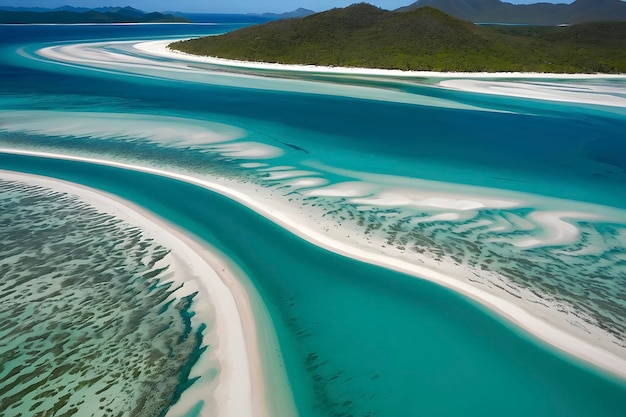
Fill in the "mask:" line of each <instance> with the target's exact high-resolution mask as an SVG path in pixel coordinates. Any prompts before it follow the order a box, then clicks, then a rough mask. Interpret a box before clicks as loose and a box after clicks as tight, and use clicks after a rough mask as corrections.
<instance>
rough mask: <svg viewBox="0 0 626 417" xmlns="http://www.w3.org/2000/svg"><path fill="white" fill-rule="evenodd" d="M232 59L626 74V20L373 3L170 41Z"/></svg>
mask: <svg viewBox="0 0 626 417" xmlns="http://www.w3.org/2000/svg"><path fill="white" fill-rule="evenodd" d="M170 47H172V48H174V49H178V50H181V51H184V52H187V53H191V54H197V55H208V56H217V57H223V58H229V59H238V60H248V61H264V62H278V63H284V64H312V65H324V66H345V67H367V68H388V69H402V70H434V71H489V72H494V71H528V72H577V73H579V72H585V73H595V72H603V73H609V72H610V73H616V72H626V23H601V24H582V25H576V26H571V27H528V26H521V27H518V26H513V27H483V26H477V25H475V24H472V23H470V22H465V21H462V20H459V19H456V18H454V17H451V16H449V15H447V14H445V13H443V12H442V11H440V10H437V9H434V8H431V7H421V8H417V9H414V10H410V11H407V12H390V11H386V10H382V9H379V8H376V7H374V6H371V5H368V4H363V3H362V4H356V5H353V6H350V7H347V8H345V9H333V10H330V11H327V12H323V13H318V14H314V15H311V16H308V17H304V18H300V19H287V20H277V21H273V22H270V23H266V24H263V25H256V26H250V27H247V28H244V29H240V30H237V31H234V32H230V33H227V34H225V35H221V36H211V37H206V38H200V39H193V40H188V41H183V42H177V43H173V44H172V45H170Z"/></svg>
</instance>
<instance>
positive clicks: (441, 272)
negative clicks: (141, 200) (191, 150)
mask: <svg viewBox="0 0 626 417" xmlns="http://www.w3.org/2000/svg"><path fill="white" fill-rule="evenodd" d="M0 152H3V153H11V154H19V155H31V156H39V157H45V158H56V159H65V160H75V161H83V162H88V163H93V164H100V165H107V166H113V167H119V168H124V169H130V170H135V171H140V172H146V173H151V174H156V175H160V176H165V177H169V178H174V179H177V180H180V181H184V182H188V183H191V184H195V185H198V186H201V187H204V188H207V189H209V190H212V191H215V192H218V193H220V194H222V195H225V196H227V197H229V198H232V199H233V200H235V201H238V202H240V203H242V204H244V205H246V206H247V207H249V208H251V209H252V210H254V211H256V212H257V213H259V214H261V215H262V216H264V217H266V218H268V219H270V220H272V221H273V222H275V223H277V224H279V225H280V226H282V227H284V228H285V229H288V230H289V231H291V232H292V233H294V234H295V235H297V236H300V237H302V238H304V239H306V240H307V241H309V242H311V243H313V244H315V245H318V246H320V247H323V248H325V249H328V250H331V251H333V252H336V253H339V254H342V255H345V256H348V257H351V258H354V259H358V260H361V261H363V262H367V263H370V264H376V265H381V266H384V267H387V268H390V269H394V270H396V271H400V272H403V273H407V274H410V275H413V276H416V277H419V278H422V279H427V280H429V281H432V282H435V283H438V284H440V285H443V286H445V287H447V288H450V289H452V290H455V291H457V292H460V293H462V294H465V295H466V296H468V297H470V298H472V299H474V300H476V301H478V302H480V303H481V304H483V305H485V306H487V307H489V308H490V309H492V310H494V311H496V312H498V313H499V314H500V315H502V316H504V317H507V318H508V319H509V320H510V321H512V322H514V323H516V324H517V325H519V326H520V327H522V328H524V329H526V330H527V331H528V332H529V333H530V334H532V335H534V336H536V337H538V338H540V339H541V340H543V341H545V342H547V343H549V344H551V345H552V346H554V347H556V348H558V349H560V350H562V351H563V352H566V353H568V354H570V355H573V356H575V357H578V358H579V359H582V360H584V361H586V362H588V363H591V364H594V365H595V366H597V367H600V368H603V369H604V370H606V371H608V372H610V373H613V374H615V375H617V376H620V377H621V378H626V352H625V351H624V349H622V348H617V347H616V346H615V345H613V344H612V343H610V342H608V341H606V340H603V339H602V338H601V337H599V336H597V335H595V334H593V333H592V334H588V333H586V332H585V331H584V330H583V331H578V332H577V329H575V328H572V326H569V325H568V324H566V323H563V321H562V320H561V319H562V317H561V316H559V314H560V313H558V312H555V311H552V310H538V309H536V308H535V307H534V306H532V305H529V304H528V303H524V302H522V301H520V300H519V299H518V298H515V297H509V298H506V297H504V296H500V295H496V294H494V293H492V292H489V291H487V289H485V288H482V287H481V288H479V287H477V286H474V285H471V283H470V282H467V281H464V280H463V278H462V277H461V278H459V276H457V274H458V271H457V272H455V270H453V269H450V268H448V269H446V268H441V269H435V268H432V267H428V266H425V265H420V264H416V263H414V262H411V261H410V260H407V259H404V258H402V257H397V256H391V255H389V254H387V253H385V252H383V251H381V250H380V248H376V247H371V246H369V247H368V246H364V245H359V244H358V243H355V241H353V240H350V239H347V238H345V236H344V237H343V238H342V237H341V235H339V234H329V233H326V232H325V231H324V230H322V229H321V228H320V227H316V225H315V224H312V223H310V222H306V221H304V220H303V216H302V214H301V212H299V210H298V209H296V208H290V207H288V206H281V205H280V204H279V203H276V201H275V200H273V199H267V200H262V199H260V198H255V195H254V194H253V193H250V192H243V191H241V190H239V189H236V188H234V187H233V186H232V185H230V186H229V184H228V183H219V182H217V180H210V181H209V180H206V179H200V178H195V177H193V176H190V175H186V174H181V173H175V172H168V171H164V170H162V169H157V168H152V167H143V166H137V165H131V164H126V163H120V162H114V161H106V160H102V159H95V158H85V157H76V156H69V155H62V154H53V153H43V152H37V151H25V150H16V149H3V148H0ZM317 226H319V225H317ZM578 330H579V329H578Z"/></svg>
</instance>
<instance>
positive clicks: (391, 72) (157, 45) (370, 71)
mask: <svg viewBox="0 0 626 417" xmlns="http://www.w3.org/2000/svg"><path fill="white" fill-rule="evenodd" d="M188 39H191V38H184V39H178V40H169V41H148V42H140V43H137V44H136V45H134V46H135V48H136V49H139V50H141V51H144V52H150V53H153V54H157V55H159V56H163V57H169V58H172V57H176V58H178V59H184V60H186V61H195V62H203V63H207V64H216V65H226V66H231V67H240V68H251V69H263V70H277V71H298V72H317V73H320V72H322V73H330V74H353V75H383V76H390V77H426V78H446V79H448V78H468V77H469V78H524V79H528V78H541V79H599V78H600V79H624V80H626V74H583V73H581V74H568V73H563V74H561V73H538V72H440V71H404V70H397V69H378V68H360V67H332V66H319V65H306V64H279V63H270V62H255V61H240V60H234V59H226V58H218V57H211V56H206V55H194V54H189V53H187V52H182V51H178V50H176V49H172V48H170V47H169V45H170V44H171V43H174V42H178V41H183V40H188Z"/></svg>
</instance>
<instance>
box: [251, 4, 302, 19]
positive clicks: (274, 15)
mask: <svg viewBox="0 0 626 417" xmlns="http://www.w3.org/2000/svg"><path fill="white" fill-rule="evenodd" d="M312 14H315V12H314V11H313V10H309V9H304V8H302V7H300V8H298V9H296V10H294V11H293V12H286V13H263V14H262V15H261V16H263V17H269V18H271V19H293V18H295V17H306V16H310V15H312Z"/></svg>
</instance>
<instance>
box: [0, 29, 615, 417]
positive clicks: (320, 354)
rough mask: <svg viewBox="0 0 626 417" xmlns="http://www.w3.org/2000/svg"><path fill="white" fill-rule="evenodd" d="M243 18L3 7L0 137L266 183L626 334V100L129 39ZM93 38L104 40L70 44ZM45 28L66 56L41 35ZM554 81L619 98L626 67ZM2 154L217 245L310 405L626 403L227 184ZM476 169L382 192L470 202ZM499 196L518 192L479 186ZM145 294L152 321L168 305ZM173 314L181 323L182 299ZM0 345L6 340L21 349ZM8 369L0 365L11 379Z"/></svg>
mask: <svg viewBox="0 0 626 417" xmlns="http://www.w3.org/2000/svg"><path fill="white" fill-rule="evenodd" d="M240 26H241V25H237V24H229V23H224V24H221V25H214V26H201V25H141V26H99V25H94V26H84V27H71V28H70V27H67V26H31V27H9V26H2V25H0V35H2V36H0V39H1V40H0V42H3V43H2V44H0V47H1V49H0V56H1V58H2V62H1V64H0V147H6V148H14V149H23V150H36V151H46V152H56V153H65V154H71V155H78V156H83V157H85V156H87V157H97V158H101V159H107V160H113V161H123V162H129V163H133V164H138V165H143V166H153V167H158V168H162V169H166V170H170V171H176V172H183V173H187V174H190V175H194V176H197V177H200V178H202V177H203V176H208V177H223V178H228V179H230V180H232V181H235V182H241V183H245V184H253V185H254V186H256V187H258V188H259V189H261V191H264V192H265V191H267V192H271V193H273V196H274V198H275V199H276V201H277V204H279V203H280V204H283V203H284V204H301V206H302V208H303V212H305V213H306V212H307V210H309V209H313V208H314V209H315V210H317V211H312V213H315V212H319V213H322V218H323V220H324V221H328V222H330V224H335V225H340V226H341V227H346V228H347V229H346V230H349V232H348V233H350V234H352V235H355V234H357V232H358V233H360V234H362V235H363V236H365V237H366V238H368V239H369V238H370V237H371V238H372V239H380V241H381V242H383V244H384V245H385V246H389V247H392V248H396V249H397V250H398V251H401V252H402V253H405V252H406V253H411V254H413V255H415V254H420V255H424V257H425V258H428V257H430V258H433V259H435V260H436V261H437V262H439V261H440V260H441V259H443V258H445V259H446V262H450V263H452V264H455V265H456V266H459V267H463V268H469V270H470V271H474V272H476V273H480V272H482V271H487V272H489V273H493V274H499V275H498V276H502V277H504V278H503V279H504V280H505V282H510V283H511V285H514V286H515V288H516V289H518V288H521V289H523V290H525V291H528V292H530V293H532V294H535V295H536V296H537V297H539V299H540V300H541V301H543V300H544V299H545V300H549V302H550V303H552V302H554V304H555V305H558V306H559V308H561V307H563V306H566V308H568V309H571V311H572V313H573V314H572V316H575V317H576V318H580V320H581V321H579V322H576V324H575V325H582V326H586V325H591V324H593V325H594V326H597V328H599V329H600V330H601V331H602V332H605V333H606V334H607V335H609V336H610V337H613V338H614V339H615V340H616V341H617V343H622V344H624V343H626V341H625V336H624V335H625V334H626V293H625V291H626V263H625V262H626V215H625V214H624V213H626V212H624V209H626V191H625V190H626V171H625V169H626V159H625V158H626V141H625V140H624V133H623V132H625V131H626V111H625V110H624V109H625V107H623V106H622V107H620V106H600V105H592V104H578V103H564V102H548V101H543V100H536V99H521V98H509V97H500V96H488V95H482V94H475V93H466V92H460V91H453V90H448V89H443V88H436V87H433V84H436V82H437V80H436V79H419V78H417V79H415V78H406V79H405V78H386V77H347V76H339V75H329V74H320V73H317V74H315V73H302V74H300V75H298V76H294V75H293V74H289V73H280V72H277V73H276V72H268V71H262V70H255V71H248V72H243V71H242V70H241V69H237V68H224V67H217V66H214V65H210V64H198V63H194V64H185V65H181V64H179V63H176V62H175V60H172V59H170V58H165V57H161V58H155V57H148V56H146V54H145V53H143V52H140V51H138V50H136V49H133V47H132V46H129V45H132V44H130V43H123V44H120V43H119V42H117V41H128V40H133V39H134V40H137V39H167V38H175V37H187V36H194V35H201V34H215V33H219V32H223V31H227V30H232V29H234V28H236V27H240ZM81 42H98V43H99V44H98V46H94V45H87V46H84V45H83V46H80V47H78V49H72V48H74V44H76V43H81ZM44 47H53V49H52V51H53V52H54V53H55V54H57V55H54V56H46V55H43V54H42V52H41V49H42V48H44ZM65 47H69V48H70V49H63V48H65ZM102 54H103V55H102ZM541 82H543V81H542V80H535V81H534V83H539V84H540V83H541ZM560 82H561V83H562V84H563V85H566V87H562V88H564V89H582V90H585V91H586V92H587V94H590V95H597V94H601V93H606V89H607V88H608V89H609V90H610V91H611V94H612V96H613V97H614V98H616V97H617V98H624V97H626V93H624V91H625V88H626V86H625V84H626V83H625V82H624V80H609V81H607V80H604V81H603V82H597V81H593V80H583V81H580V80H577V81H569V80H560ZM607 86H608V87H607ZM0 169H7V170H13V171H18V172H29V173H35V174H39V175H44V176H51V177H55V178H62V179H65V180H68V181H72V182H76V183H80V184H85V185H87V186H91V187H94V188H98V189H103V190H106V191H108V192H111V193H113V194H116V195H119V196H121V197H123V198H126V199H128V200H130V201H133V202H135V203H137V204H139V205H141V206H144V207H146V208H147V209H149V210H151V211H153V212H154V213H156V214H157V215H159V216H162V217H163V218H165V219H167V220H169V221H170V222H172V223H175V224H177V225H178V226H180V227H181V228H183V229H185V230H186V231H188V232H189V233H191V234H193V235H195V236H197V237H199V238H200V239H202V240H204V241H206V242H207V243H209V244H211V245H213V246H215V247H217V248H218V249H219V250H221V251H222V252H223V253H224V254H226V256H227V257H229V258H230V260H232V262H234V263H236V264H237V265H238V266H239V267H240V268H241V269H242V270H243V271H244V272H245V273H246V274H247V275H248V277H249V278H250V281H251V282H252V285H254V287H255V288H256V289H257V291H258V292H259V294H260V295H261V297H262V299H263V301H264V302H265V303H266V306H267V309H268V310H269V312H270V315H271V319H272V321H273V324H274V326H275V328H276V332H277V334H278V339H279V342H280V350H281V353H282V355H283V357H284V359H285V364H286V370H287V374H288V378H289V383H290V385H291V388H292V389H293V393H294V397H295V401H296V406H297V408H298V411H299V413H300V415H301V416H302V417H309V416H316V417H317V416H319V417H322V416H377V417H385V416H389V417H392V416H393V417H396V416H442V417H443V416H446V417H448V416H464V417H465V416H481V417H482V416H494V417H495V416H529V415H531V416H555V417H556V416H568V417H569V416H581V417H582V416H585V417H587V416H621V415H622V414H623V410H624V409H625V406H626V400H625V399H626V384H625V383H624V381H618V380H617V379H615V378H613V377H609V376H607V375H606V374H605V373H603V372H600V371H598V370H596V369H592V368H591V367H589V366H587V365H583V364H581V363H580V362H578V361H576V360H574V359H572V358H569V357H566V356H565V355H563V354H561V353H557V352H555V351H554V349H552V348H549V347H546V346H544V345H543V344H542V343H540V342H537V341H536V339H534V338H533V337H532V336H530V335H528V334H527V333H525V332H523V331H521V330H519V329H518V328H516V327H513V326H511V325H510V324H509V323H508V322H506V321H505V320H503V319H502V318H500V317H498V316H496V315H494V314H493V313H491V312H490V311H488V310H487V309H486V308H485V307H483V306H480V305H478V304H477V303H475V302H473V301H468V300H467V299H466V298H464V297H462V296H459V295H457V294H455V293H453V292H451V291H449V290H447V289H444V288H441V287H439V286H437V285H435V284H432V283H429V282H427V281H423V280H420V279H417V278H415V277H409V276H405V275H402V274H399V273H395V272H391V271H389V270H386V269H383V268H379V267H375V266H372V265H368V264H365V263H362V262H358V261H355V260H350V259H347V258H344V257H341V256H339V255H336V254H333V253H331V252H328V251H325V250H322V249H320V248H318V247H316V246H313V245H311V244H310V243H306V242H304V241H303V240H301V239H300V238H297V237H295V236H293V235H292V234H290V233H288V232H286V231H285V230H284V229H282V228H281V227H279V226H277V225H275V224H274V223H272V222H270V221H269V220H267V219H265V218H263V217H261V216H259V215H258V214H255V213H253V212H252V211H250V210H249V209H247V208H244V207H242V206H241V205H239V204H237V203H234V202H233V201H230V200H228V199H226V198H225V197H222V196H219V195H216V194H213V193H211V192H208V191H206V190H203V189H200V188H197V187H194V186H191V185H189V184H185V183H182V182H177V181H174V180H170V179H166V178H162V177H156V176H151V175H147V174H141V173H137V172H132V171H126V170H121V169H114V168H106V167H103V166H98V165H92V164H86V163H77V162H68V161H59V160H50V159H46V158H34V157H23V156H10V155H7V154H0ZM421 180H433V181H437V183H432V184H435V185H432V184H431V183H428V184H430V185H428V186H425V185H424V184H423V183H421V182H419V181H421ZM345 184H357V192H356V194H358V195H349V194H350V192H346V193H345V194H341V193H338V194H337V193H335V195H333V193H332V192H329V191H328V190H327V189H326V188H325V187H330V188H331V191H332V190H336V189H341V187H342V186H345ZM467 186H478V187H482V188H480V189H476V190H479V191H480V193H483V194H484V195H482V194H481V195H480V198H478V200H477V202H473V203H472V204H473V205H472V206H471V207H472V208H471V209H456V208H449V207H440V206H437V207H434V206H432V205H431V206H429V205H422V206H420V205H419V204H415V205H403V204H401V203H398V204H396V205H394V204H389V203H388V201H390V200H394V199H395V200H397V201H400V202H402V201H404V200H403V198H405V197H406V196H407V195H408V196H409V197H411V198H413V200H419V199H418V198H416V197H415V195H416V194H415V193H418V192H424V188H426V189H427V191H428V192H434V191H438V192H442V193H448V194H445V195H444V197H446V196H447V195H453V196H457V197H455V198H457V199H465V200H463V201H466V200H467V199H471V198H473V197H474V196H473V195H471V194H472V193H471V192H469V191H468V192H467V194H462V193H463V190H464V189H466V188H464V187H467ZM332 187H339V188H332ZM394 187H395V188H394ZM398 187H404V188H402V189H401V190H400V191H398V189H397V188H398ZM420 187H422V188H420ZM428 187H430V188H428ZM359 190H360V191H359ZM416 190H417V191H416ZM433 190H434V191H433ZM472 190H474V189H472ZM516 192H522V193H524V194H515V193H516ZM385 193H387V194H385ZM389 193H391V194H389ZM394 193H395V194H394ZM455 193H456V194H455ZM475 193H477V192H475ZM480 193H479V194H480ZM385 195H386V196H387V197H386V199H385V198H383V197H384V196H385ZM390 195H391V196H393V198H391V197H389V196H390ZM459 195H460V196H461V197H458V196H459ZM381 196H383V197H381ZM398 196H399V197H401V198H398ZM378 198H381V199H382V200H377V199H378ZM437 198H442V197H441V196H437ZM446 198H447V197H446ZM280 199H282V200H280ZM292 199H293V201H292ZM489 199H496V200H497V201H500V200H503V201H504V200H506V201H508V200H511V201H515V202H516V203H515V204H517V205H511V206H507V205H506V204H505V205H498V204H499V203H493V204H492V205H489V204H491V203H485V204H486V205H484V206H481V204H483V203H484V202H485V201H487V202H489V201H491V200H489ZM279 200H280V201H279ZM373 201H374V202H373ZM383 203H385V204H383ZM386 204H387V205H386ZM444 206H445V204H444ZM563 211H570V212H571V211H575V212H576V214H574V215H572V214H569V216H570V217H567V216H566V217H565V218H564V220H563V221H562V217H558V216H557V215H555V214H554V213H561V212H563ZM580 212H584V213H583V214H580ZM546 214H548V215H549V217H548V218H549V221H545V220H542V218H543V219H545V215H546ZM542 215H543V216H544V217H541V216H542ZM437 216H439V217H437ZM550 216H552V217H550ZM572 216H573V217H572ZM595 216H601V218H600V219H599V218H597V217H595ZM602 216H604V217H602ZM555 223H556V224H560V225H561V226H563V227H564V228H565V229H564V230H566V233H565V235H566V238H565V239H564V240H563V239H562V237H559V236H558V232H557V231H555V229H554V227H553V225H554V224H555ZM351 228H353V229H354V230H353V229H351ZM0 236H2V235H1V233H0ZM4 238H5V237H3V239H4ZM12 238H14V237H12ZM7 241H8V240H7ZM528 242H531V243H528ZM533 242H538V243H533ZM0 244H6V242H0ZM524 245H526V246H524ZM415 256H417V255H415ZM446 257H447V258H446ZM1 261H2V260H1V259H0V263H1ZM0 279H2V278H0ZM507 288H508V287H507ZM511 288H513V287H511ZM511 291H512V292H513V293H514V294H518V293H517V292H515V291H517V290H511ZM524 294H526V293H523V294H522V295H523V296H525V295H524ZM522 295H519V296H520V297H521V296H522ZM514 296H515V295H514ZM197 301H198V300H196V302H197ZM185 307H188V306H185ZM145 308H146V311H152V313H154V312H155V311H160V308H161V306H160V305H159V304H158V303H155V304H154V305H152V306H150V305H147V306H146V307H145ZM566 311H570V310H566ZM152 313H151V314H152ZM86 314H88V313H86ZM151 314H148V315H147V316H146V323H145V325H146V328H147V329H148V328H149V326H150V325H151V326H158V325H159V323H160V321H159V320H161V319H162V317H154V314H152V315H151ZM160 315H161V314H158V315H156V316H160ZM148 316H150V317H148ZM581 317H582V318H581ZM176 319H177V320H178V321H177V322H176V323H177V325H176V326H184V323H185V316H184V315H183V316H182V321H180V319H179V318H176ZM155 323H156V324H155ZM181 323H183V324H181ZM142 326H143V324H142ZM176 326H174V325H172V326H171V331H172V332H175V331H177V330H176V329H177V327H176ZM0 329H2V323H0ZM194 330H195V331H196V332H202V331H203V329H202V328H200V329H194ZM178 331H180V332H183V333H190V332H191V331H190V329H188V328H186V329H185V328H183V329H182V330H180V329H178ZM2 346H3V345H0V355H3V354H12V353H11V352H9V353H7V351H6V349H5V351H2V349H3V347H2ZM210 348H211V347H210V346H208V347H200V346H196V345H193V344H192V345H190V346H187V351H185V350H184V349H183V352H187V353H184V354H181V356H184V355H187V358H185V357H181V358H179V359H180V361H177V363H179V364H182V365H180V366H182V367H183V368H185V363H186V362H193V360H195V359H196V357H195V356H194V355H197V353H198V352H199V351H200V350H202V349H208V350H209V351H210ZM190 352H191V353H190ZM13 353H14V352H13ZM184 370H185V369H183V371H184ZM3 372H4V373H3ZM9 372H11V370H8V369H6V370H2V369H0V379H2V378H4V377H5V376H6V375H7V373H9ZM183 374H184V372H183ZM218 378H219V376H218ZM184 379H185V378H182V380H183V382H182V384H181V386H184V385H185V383H186V382H185V381H184ZM177 382H179V381H176V380H175V381H173V382H170V383H171V384H174V385H175V384H176V383H177ZM181 389H182V388H181V387H180V386H179V387H177V388H176V392H178V391H180V390H181ZM2 392H3V391H2V390H1V389H0V401H2V400H3V397H2V395H3V394H2ZM174 397H175V396H174ZM146 415H147V414H146Z"/></svg>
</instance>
